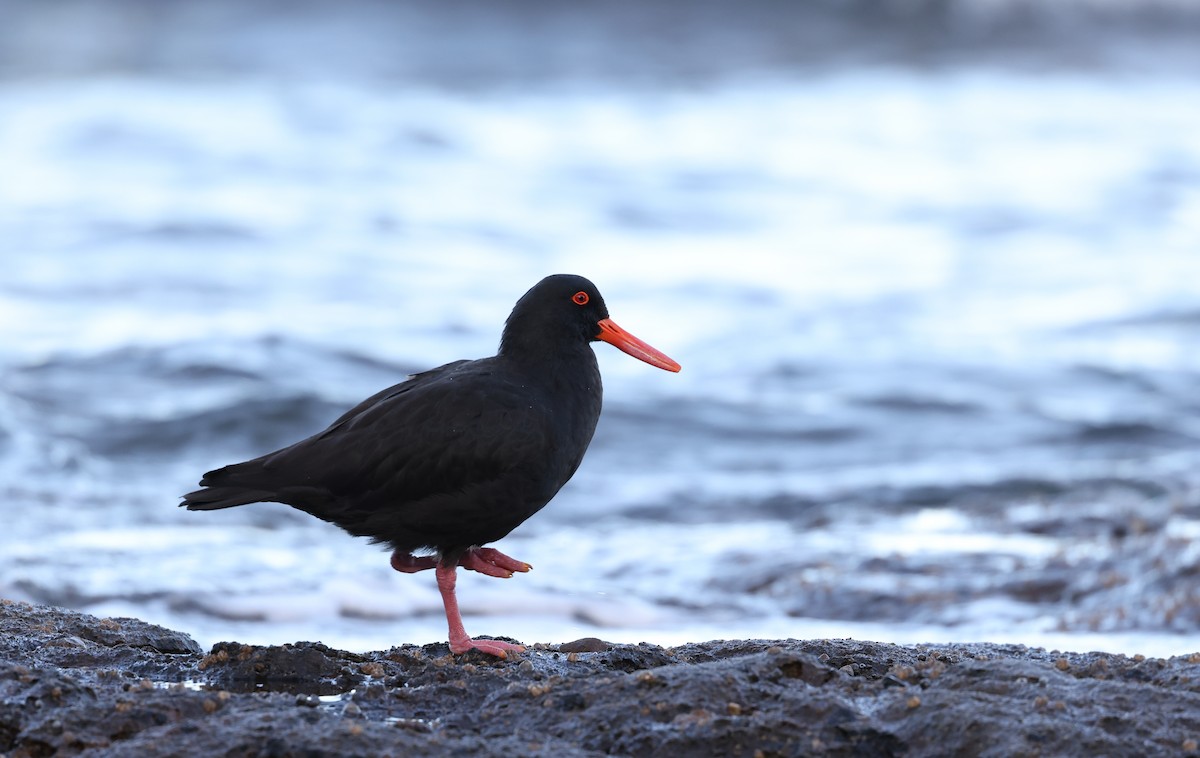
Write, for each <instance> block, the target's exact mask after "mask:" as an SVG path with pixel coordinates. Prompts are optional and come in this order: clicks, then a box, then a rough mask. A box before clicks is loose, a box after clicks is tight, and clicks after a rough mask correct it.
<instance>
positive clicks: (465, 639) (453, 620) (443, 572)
mask: <svg viewBox="0 0 1200 758" xmlns="http://www.w3.org/2000/svg"><path fill="white" fill-rule="evenodd" d="M509 560H512V559H511V558H510V559H509ZM434 574H435V575H436V576H437V585H438V591H439V592H441V593H442V604H443V605H445V606H446V622H447V623H448V624H449V625H450V652H452V653H454V654H456V655H457V654H459V653H465V652H467V651H468V650H470V649H471V648H475V649H476V650H482V651H483V652H485V653H488V654H489V655H494V656H497V657H499V658H507V657H508V653H509V652H516V653H520V652H522V651H524V650H525V648H524V647H522V646H521V645H513V644H512V643H509V642H501V641H499V640H473V639H471V638H470V636H468V635H467V630H466V629H465V628H463V622H462V615H461V614H460V613H459V612H458V598H457V597H455V595H454V585H455V583H456V582H457V578H458V577H457V576H456V567H455V566H454V564H447V563H439V564H438V565H437V569H436V570H435V571H434ZM509 575H510V576H511V573H510V574H509Z"/></svg>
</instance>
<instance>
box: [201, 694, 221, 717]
mask: <svg viewBox="0 0 1200 758" xmlns="http://www.w3.org/2000/svg"><path fill="white" fill-rule="evenodd" d="M220 707H221V706H219V705H217V701H216V700H213V699H212V698H211V697H207V698H204V712H205V713H214V712H216V710H217V709H218V708H220Z"/></svg>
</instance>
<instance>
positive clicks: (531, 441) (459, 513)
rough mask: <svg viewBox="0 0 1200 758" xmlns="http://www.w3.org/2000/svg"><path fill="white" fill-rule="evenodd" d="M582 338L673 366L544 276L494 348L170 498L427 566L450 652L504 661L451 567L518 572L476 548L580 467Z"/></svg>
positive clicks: (590, 356)
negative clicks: (258, 512) (278, 513)
mask: <svg viewBox="0 0 1200 758" xmlns="http://www.w3.org/2000/svg"><path fill="white" fill-rule="evenodd" d="M595 340H603V341H605V342H608V343H609V344H611V345H614V346H616V347H617V348H619V349H620V350H622V351H624V352H626V353H628V354H629V355H632V356H633V357H635V358H637V359H639V360H642V361H645V362H646V363H649V364H650V365H652V366H657V367H658V368H661V369H666V370H667V371H678V370H679V364H678V363H676V362H675V361H673V360H671V359H670V358H668V357H667V356H665V355H663V354H662V353H660V352H659V351H658V350H655V349H654V348H653V347H651V346H649V345H647V344H646V343H645V342H642V341H641V340H639V339H638V338H636V337H634V336H633V335H632V334H630V333H629V332H627V331H625V330H624V329H622V328H620V327H619V326H617V325H616V324H614V323H613V322H612V321H611V320H610V319H609V317H608V309H607V308H606V307H605V305H604V298H602V297H601V296H600V293H599V292H598V291H597V290H596V287H595V285H593V284H592V283H591V282H590V281H588V280H587V279H584V278H583V277H579V276H570V275H565V274H560V275H556V276H548V277H546V278H545V279H543V280H542V281H540V282H538V283H537V284H536V285H535V286H534V287H533V289H531V290H529V292H527V293H525V295H524V297H522V298H521V299H520V300H519V301H517V304H516V307H514V308H513V311H512V315H510V316H509V317H508V321H507V322H506V323H505V325H504V334H503V336H502V337H501V338H500V350H499V352H498V353H497V354H496V355H495V356H493V357H491V358H481V359H479V360H474V361H466V360H463V361H456V362H454V363H448V364H446V365H445V366H442V367H440V368H435V369H432V370H430V371H425V372H423V373H420V374H416V375H414V376H412V377H410V378H409V379H408V380H407V381H405V382H401V383H400V384H397V385H395V386H394V387H389V388H387V389H385V390H383V391H382V392H380V393H378V394H376V395H373V396H371V397H369V398H367V399H366V400H364V401H363V402H361V403H359V404H358V405H357V406H355V407H354V408H351V409H350V410H349V411H347V412H346V413H345V415H343V416H342V417H341V418H339V419H338V420H337V421H334V422H333V425H332V426H330V427H329V428H328V429H326V430H325V431H323V432H321V433H320V434H316V435H314V436H312V437H309V438H308V439H305V440H301V441H300V442H297V443H296V444H294V445H291V446H289V447H285V448H283V449H282V450H277V451H275V452H273V453H268V454H267V455H264V456H262V457H261V458H255V459H254V460H252V461H246V462H245V463H235V464H233V465H230V466H225V467H224V468H219V469H217V470H215V471H210V472H208V473H207V474H205V475H204V478H203V479H202V480H201V481H200V484H201V485H202V487H203V489H199V490H196V491H195V492H191V493H189V494H187V495H184V498H183V503H181V505H185V506H187V508H188V510H193V511H210V510H217V509H219V508H230V507H232V506H235V505H245V504H247V503H257V502H277V503H286V504H288V505H290V506H292V507H293V508H298V509H300V510H302V511H304V512H306V513H310V514H312V515H313V516H316V517H317V518H319V519H323V520H324V521H329V522H331V523H334V524H337V525H338V526H340V527H341V528H342V529H345V530H346V531H347V532H349V533H350V534H353V535H355V536H359V537H369V538H371V540H372V541H373V542H381V543H385V544H386V545H388V546H389V547H390V548H391V549H392V551H393V552H392V561H391V563H392V568H394V569H396V570H397V571H402V572H405V573H412V572H416V571H423V570H425V569H434V573H435V574H436V576H437V585H438V590H439V591H440V592H441V595H442V601H443V603H444V604H445V607H446V621H447V622H448V623H449V626H450V650H451V651H452V652H454V653H463V652H466V651H467V650H470V649H471V648H477V649H479V650H482V651H483V652H485V653H490V654H492V655H497V656H500V657H501V658H504V657H506V653H507V651H521V650H524V648H523V647H521V646H520V645H513V644H509V643H507V642H501V641H499V640H483V639H481V640H472V639H471V638H470V637H469V636H468V635H467V632H466V630H465V629H464V628H463V623H462V617H461V615H460V614H459V611H458V601H457V600H456V598H455V595H454V584H455V570H456V567H460V566H461V567H462V568H465V569H469V570H471V571H478V572H480V573H482V574H487V575H488V576H497V577H503V578H508V577H511V576H512V575H513V572H515V571H522V572H524V571H528V570H529V569H530V568H531V567H530V565H529V564H527V563H525V562H523V561H518V560H515V559H513V558H510V557H508V556H507V555H505V554H503V553H501V552H500V551H499V550H496V549H494V548H488V547H483V545H486V544H488V543H490V542H495V541H496V540H498V539H500V538H501V537H504V536H505V535H506V534H508V533H509V532H511V531H512V530H513V529H515V528H516V527H517V526H518V525H520V524H521V522H523V521H525V519H527V518H529V517H530V516H532V515H533V514H535V513H537V512H538V511H539V510H540V509H541V508H542V506H544V505H545V504H546V503H548V502H549V501H550V499H551V498H553V497H554V495H555V494H556V493H557V492H558V490H559V489H560V488H561V487H562V486H563V485H564V484H566V482H567V480H568V479H570V478H571V475H572V474H574V473H575V469H576V468H578V467H579V463H580V461H581V460H582V459H583V454H584V451H586V450H587V447H588V443H589V442H591V439H592V433H593V432H594V431H595V429H596V421H597V419H598V418H599V417H600V400H601V387H600V370H599V367H598V366H597V365H596V355H595V353H593V352H592V348H591V346H590V344H589V343H591V342H594V341H595ZM428 551H432V554H415V553H417V552H421V553H425V552H428Z"/></svg>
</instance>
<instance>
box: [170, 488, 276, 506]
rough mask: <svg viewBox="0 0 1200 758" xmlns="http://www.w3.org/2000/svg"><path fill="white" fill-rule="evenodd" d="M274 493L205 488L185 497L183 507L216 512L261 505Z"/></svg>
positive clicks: (241, 489)
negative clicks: (236, 507)
mask: <svg viewBox="0 0 1200 758" xmlns="http://www.w3.org/2000/svg"><path fill="white" fill-rule="evenodd" d="M271 497H272V493H270V492H266V491H264V490H247V489H243V488H241V487H205V488H204V489H202V490H196V491H195V492H189V493H188V494H186V495H184V496H183V502H182V503H180V505H181V506H186V507H187V509H188V510H189V511H216V510H220V509H221V508H232V507H234V506H235V505H246V504H247V503H261V502H264V501H268V500H270V499H271Z"/></svg>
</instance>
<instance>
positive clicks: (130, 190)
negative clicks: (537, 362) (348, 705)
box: [0, 0, 1200, 655]
mask: <svg viewBox="0 0 1200 758" xmlns="http://www.w3.org/2000/svg"><path fill="white" fill-rule="evenodd" d="M1198 33H1200V6H1197V5H1196V4H1195V3H1193V2H1188V1H1187V0H1177V1H1175V2H1172V1H1171V0H1125V1H1124V2H1116V0H1112V1H1111V2H1108V1H1106V0H1042V1H1041V2H1034V1H1033V0H1029V1H1022V0H826V1H825V2H817V1H814V2H805V3H801V2H782V1H779V0H750V1H749V2H739V3H720V2H711V1H708V0H702V1H700V2H694V1H693V2H682V0H679V1H675V0H658V1H656V2H645V1H643V2H633V1H632V0H616V1H613V2H575V3H552V2H544V1H543V2H536V1H534V0H506V1H500V2H493V1H492V0H487V1H485V0H458V1H456V2H453V3H419V2H414V1H401V2H383V1H382V0H380V1H378V2H371V1H369V0H354V1H351V2H340V3H318V2H282V1H280V2H234V1H233V0H203V1H200V0H175V1H174V2H163V1H162V0H104V1H90V2H89V1H85V0H75V1H74V2H71V1H68V0H59V1H57V2H41V1H39V0H0V329H2V334H3V339H0V519H2V522H3V528H2V529H0V596H4V597H9V598H15V599H23V600H30V601H35V602H42V603H52V604H57V605H63V606H69V607H73V608H79V609H84V610H87V611H90V612H93V613H97V614H108V615H132V616H137V617H140V618H143V619H146V620H149V621H154V622H157V623H162V624H165V625H169V626H171V627H174V628H177V629H181V630H184V631H187V632H188V633H190V634H192V635H193V636H194V637H196V639H197V640H198V641H200V642H201V643H202V644H205V645H210V644H212V643H214V642H216V641H218V640H223V639H236V640H240V641H243V642H254V643H282V642H290V641H295V640H299V639H317V640H321V641H324V642H326V643H328V644H330V645H334V646H337V647H343V648H348V649H352V650H353V649H358V650H364V649H382V648H386V647H388V646H390V645H392V644H398V643H401V642H417V643H424V642H431V641H437V640H443V639H445V634H446V630H445V626H444V624H445V621H444V618H443V616H442V612H441V603H440V600H439V599H438V595H437V592H436V590H435V587H434V582H433V577H432V576H431V575H428V574H418V575H415V576H407V575H399V574H396V573H395V572H394V571H392V570H391V569H390V568H389V567H388V562H387V554H386V553H385V552H383V551H381V550H380V549H378V548H376V547H373V546H370V545H368V544H366V543H365V541H362V540H355V539H352V538H350V537H348V536H346V535H344V534H342V533H341V532H340V531H338V530H337V529H336V528H334V527H331V526H329V525H326V524H323V523H321V522H318V521H317V520H315V519H312V518H311V517H309V516H306V515H304V514H301V513H298V512H294V511H292V510H291V509H289V508H287V507H285V506H279V505H271V504H266V505H254V506H248V507H245V508H239V509H233V510H228V511H223V512H217V513H188V512H185V511H180V510H179V509H177V508H176V507H175V506H176V503H177V502H178V497H179V495H180V494H181V493H183V492H186V491H188V490H190V489H192V488H194V485H195V483H196V482H197V480H198V479H199V477H200V475H201V474H202V473H203V472H204V471H206V470H209V469H211V468H215V467H217V466H220V465H223V464H226V463H230V462H234V461H238V460H242V459H245V458H249V457H253V456H256V455H259V454H261V453H263V452H266V451H268V450H271V449H274V448H276V447H279V446H282V445H284V444H288V443H290V442H292V441H294V440H296V439H299V438H300V437H303V436H307V435H308V434H311V433H313V432H316V431H318V430H320V429H321V428H323V427H324V426H325V425H326V424H327V423H329V422H330V421H331V420H332V419H333V418H335V417H336V416H338V415H339V414H340V413H341V412H342V411H343V410H344V409H345V408H347V407H349V406H350V405H352V404H353V403H355V402H357V401H358V400H360V399H361V398H363V397H366V396H367V395H369V394H372V393H373V392H375V391H377V390H378V389H380V388H382V387H386V386H388V385H390V384H393V383H395V382H397V381H399V380H400V379H401V378H403V377H404V376H405V375H406V374H407V373H409V372H412V371H416V370H422V369H425V368H429V367H432V366H435V365H438V364H441V363H444V362H446V361H449V360H453V359H457V358H472V357H480V356H484V355H490V354H492V353H493V352H494V350H495V347H496V344H497V341H498V339H499V334H500V329H501V326H502V324H503V321H504V319H505V318H506V317H507V315H508V312H509V310H510V309H511V307H512V304H513V303H514V302H515V301H516V300H517V298H518V297H520V295H521V294H523V293H524V292H525V290H526V289H528V287H530V286H531V285H533V284H534V283H535V282H536V281H537V280H539V279H540V278H541V277H542V276H544V275H546V274H550V273H559V272H569V273H577V274H582V275H584V276H587V277H589V278H591V279H592V280H593V281H595V282H596V284H597V285H598V286H599V288H600V290H601V291H602V292H603V293H604V294H605V296H606V298H607V300H608V304H609V307H610V310H611V312H612V315H613V318H614V320H615V321H617V322H618V323H620V324H621V325H622V326H624V327H625V328H627V329H629V330H630V331H632V332H633V333H635V334H637V335H638V336H639V337H641V338H643V339H645V340H646V341H648V342H650V343H651V344H653V345H655V346H656V347H658V348H660V349H662V350H663V351H664V352H666V353H667V354H669V355H671V356H672V357H673V358H675V359H677V360H678V361H679V362H680V363H682V364H683V367H684V368H683V371H682V373H680V374H678V375H669V374H666V373H664V372H660V371H656V370H654V369H652V368H650V367H647V366H645V365H644V364H641V363H639V362H637V361H634V360H632V359H629V358H628V357H627V356H624V355H622V354H620V353H618V352H616V351H615V350H612V349H611V348H609V347H607V346H605V345H602V344H600V345H597V353H598V354H599V358H600V362H601V368H602V371H603V372H604V375H605V383H606V389H607V395H606V407H605V415H604V417H603V418H602V420H601V424H600V429H599V431H598V433H597V437H596V439H595V442H594V443H593V445H592V449H591V452H590V453H589V456H588V458H587V459H585V461H584V465H583V467H582V468H581V470H580V471H579V473H578V474H577V475H576V477H575V479H574V480H573V481H572V482H571V483H570V484H569V485H568V486H567V487H566V488H565V489H564V490H563V492H562V493H561V494H560V496H559V497H558V498H557V499H556V500H555V501H554V502H553V503H552V504H551V505H550V506H549V507H547V508H546V509H545V510H544V511H542V513H540V514H539V515H538V516H537V517H535V518H534V519H532V520H531V521H530V522H528V523H527V524H525V525H524V526H523V527H522V528H521V529H519V530H518V531H517V532H515V533H514V534H512V535H510V536H509V537H508V538H507V539H505V540H504V541H503V542H501V543H499V547H500V548H501V549H502V550H504V551H505V552H507V553H509V554H511V555H514V556H516V557H519V558H521V559H524V560H527V561H529V562H531V563H532V564H534V566H535V567H536V569H535V570H534V571H533V572H532V573H531V574H528V575H524V576H519V577H517V578H515V579H512V580H510V581H497V580H494V579H490V578H487V577H483V576H480V575H476V574H470V573H467V574H465V575H464V576H462V577H460V582H459V598H460V602H461V603H462V606H463V610H464V613H465V614H467V616H468V618H467V627H468V629H470V630H471V631H472V633H475V634H506V635H511V636H514V637H517V638H518V639H521V640H523V641H525V642H527V643H528V642H537V641H545V642H560V641H565V640H570V639H575V638H577V637H582V636H598V637H602V638H605V639H609V640H613V641H639V640H646V641H650V642H656V643H660V644H675V643H679V642H683V641H688V640H693V641H699V640H704V639H712V638H730V637H814V636H822V637H857V638H868V639H875V640H887V641H897V642H922V641H971V640H989V641H996V642H1018V643H1024V644H1028V645H1043V646H1048V647H1060V648H1064V649H1065V648H1070V649H1104V650H1109V651H1113V652H1128V653H1145V654H1157V655H1165V654H1174V653H1181V652H1191V651H1194V650H1195V649H1196V646H1197V642H1196V640H1197V633H1198V632H1200V541H1198V539H1197V538H1198V537H1200V468H1198V464H1200V385H1198V381H1197V380H1198V379H1200V349H1198V348H1200V78H1198V77H1197V74H1200V45H1196V43H1195V40H1196V39H1197V38H1198V37H1197V34H1198Z"/></svg>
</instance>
